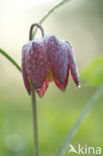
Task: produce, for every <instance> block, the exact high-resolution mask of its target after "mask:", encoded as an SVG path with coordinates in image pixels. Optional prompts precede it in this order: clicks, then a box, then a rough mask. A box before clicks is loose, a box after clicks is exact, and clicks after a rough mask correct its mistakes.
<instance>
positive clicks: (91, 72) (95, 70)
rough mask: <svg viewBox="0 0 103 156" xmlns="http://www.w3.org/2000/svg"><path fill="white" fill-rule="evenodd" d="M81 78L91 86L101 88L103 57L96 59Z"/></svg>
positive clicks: (102, 81) (84, 70) (102, 82)
mask: <svg viewBox="0 0 103 156" xmlns="http://www.w3.org/2000/svg"><path fill="white" fill-rule="evenodd" d="M81 78H82V79H83V80H84V81H85V82H86V83H87V84H88V85H89V86H96V87H98V86H101V85H102V84H103V57H99V58H97V59H95V60H94V61H92V62H91V63H90V64H89V65H88V67H86V68H85V69H83V72H82V73H81Z"/></svg>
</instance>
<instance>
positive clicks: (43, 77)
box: [22, 24, 79, 96]
mask: <svg viewBox="0 0 103 156" xmlns="http://www.w3.org/2000/svg"><path fill="white" fill-rule="evenodd" d="M36 25H37V24H36ZM37 26H38V25H37ZM39 28H41V26H39ZM42 36H43V37H42V38H41V39H35V40H32V41H30V42H28V43H27V44H25V45H24V46H23V49H22V73H23V79H24V84H25V87H26V89H27V91H28V93H29V94H31V87H30V81H31V83H32V84H33V86H34V88H35V90H36V91H37V93H38V95H39V96H43V95H44V93H45V91H46V89H47V87H48V85H49V81H53V80H54V82H55V84H56V85H57V86H58V87H59V88H60V89H61V90H65V88H66V86H67V83H68V77H69V72H71V75H72V78H73V80H74V82H75V83H76V86H79V76H78V71H77V67H76V64H75V58H74V53H73V49H72V46H71V44H70V43H69V42H68V41H65V40H59V39H58V38H56V37H55V36H53V35H49V36H44V33H43V32H42Z"/></svg>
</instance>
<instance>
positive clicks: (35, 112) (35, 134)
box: [31, 84, 39, 156]
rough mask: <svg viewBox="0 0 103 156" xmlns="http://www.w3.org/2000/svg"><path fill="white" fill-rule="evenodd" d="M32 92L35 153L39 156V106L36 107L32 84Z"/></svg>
mask: <svg viewBox="0 0 103 156" xmlns="http://www.w3.org/2000/svg"><path fill="white" fill-rule="evenodd" d="M31 91H32V95H31V98H32V113H33V125H34V128H33V129H34V153H35V156H39V143H38V126H37V108H36V107H37V106H36V96H35V89H34V87H33V85H32V84H31Z"/></svg>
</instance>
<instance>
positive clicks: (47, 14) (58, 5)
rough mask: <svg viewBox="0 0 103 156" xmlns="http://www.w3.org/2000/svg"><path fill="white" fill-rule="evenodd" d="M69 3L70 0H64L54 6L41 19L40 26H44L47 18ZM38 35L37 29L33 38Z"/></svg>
mask: <svg viewBox="0 0 103 156" xmlns="http://www.w3.org/2000/svg"><path fill="white" fill-rule="evenodd" d="M68 1H70V0H62V1H60V2H58V3H57V4H56V5H54V6H53V7H52V8H51V9H50V10H49V11H48V12H47V13H46V14H45V15H44V16H43V17H42V18H41V20H40V21H39V24H42V23H43V22H44V21H45V20H46V18H47V17H48V16H49V15H51V14H52V13H53V12H54V11H55V9H57V8H59V7H60V6H62V5H64V4H65V3H66V2H68ZM36 33H37V28H36V29H35V30H34V32H33V33H32V38H34V37H35V35H36Z"/></svg>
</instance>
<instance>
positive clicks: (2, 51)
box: [0, 49, 21, 72]
mask: <svg viewBox="0 0 103 156" xmlns="http://www.w3.org/2000/svg"><path fill="white" fill-rule="evenodd" d="M0 53H1V54H2V55H3V56H5V57H6V58H7V59H8V60H9V61H10V62H11V63H12V64H13V65H14V66H15V67H16V68H17V69H18V70H19V71H20V72H21V68H20V66H19V65H18V64H17V63H16V61H15V60H14V59H13V58H12V57H11V56H9V55H8V54H7V53H6V52H5V51H4V50H2V49H0Z"/></svg>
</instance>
